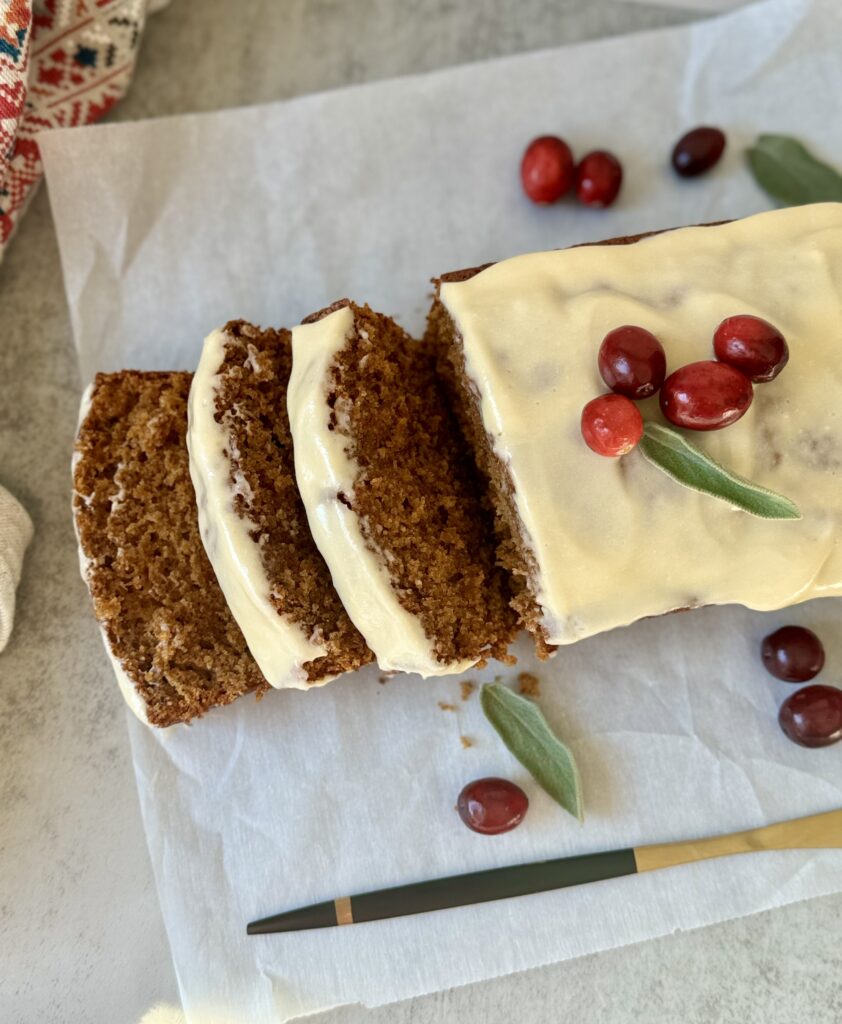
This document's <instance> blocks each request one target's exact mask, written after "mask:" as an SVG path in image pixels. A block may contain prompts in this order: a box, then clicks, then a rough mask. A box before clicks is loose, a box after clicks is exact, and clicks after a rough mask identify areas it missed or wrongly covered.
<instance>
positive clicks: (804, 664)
mask: <svg viewBox="0 0 842 1024" xmlns="http://www.w3.org/2000/svg"><path fill="white" fill-rule="evenodd" d="M760 657H761V658H762V659H763V664H764V665H765V666H766V668H767V670H768V671H769V672H771V673H772V675H773V676H774V677H775V678H776V679H783V681H784V682H785V683H806V682H807V680H808V679H812V678H813V677H814V676H817V675H818V674H819V672H821V670H822V668H823V667H824V647H823V646H822V642H821V640H819V638H818V637H817V636H816V634H815V633H814V632H813V631H812V629H805V627H804V626H782V627H781V628H780V629H776V630H775V632H774V633H770V634H769V635H768V636H767V637H764V638H763V643H762V644H761V646H760Z"/></svg>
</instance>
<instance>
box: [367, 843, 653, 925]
mask: <svg viewBox="0 0 842 1024" xmlns="http://www.w3.org/2000/svg"><path fill="white" fill-rule="evenodd" d="M636 871H637V868H636V866H635V860H634V850H631V849H628V850H610V851H608V852H606V853H589V854H585V855H583V856H581V857H560V858H558V859H557V860H545V861H540V862H538V863H537V864H519V865H517V866H515V867H506V868H491V869H490V870H489V871H475V872H472V873H471V874H467V875H454V876H453V877H452V878H438V879H436V880H435V881H431V882H415V883H413V884H412V885H399V886H396V887H395V888H393V889H381V890H380V891H379V892H368V893H363V894H362V895H360V896H352V897H351V907H352V910H353V915H354V923H355V924H358V923H360V922H361V921H378V920H381V919H382V918H385V917H401V916H403V915H404V914H423V913H426V912H427V911H429V910H445V909H446V908H448V907H461V906H466V905H468V904H471V903H486V902H488V901H489V900H502V899H508V898H509V897H510V896H527V895H529V894H530V893H535V892H547V891H548V890H550V889H564V888H567V887H568V886H571V885H581V884H582V883H584V882H600V881H603V880H604V879H606V878H618V877H620V876H621V875H633V874H635V873H636Z"/></svg>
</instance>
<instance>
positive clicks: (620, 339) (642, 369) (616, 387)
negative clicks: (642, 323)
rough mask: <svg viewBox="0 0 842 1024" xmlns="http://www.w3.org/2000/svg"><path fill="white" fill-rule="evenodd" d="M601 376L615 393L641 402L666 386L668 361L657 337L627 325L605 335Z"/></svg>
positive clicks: (600, 355) (600, 368) (600, 357)
mask: <svg viewBox="0 0 842 1024" xmlns="http://www.w3.org/2000/svg"><path fill="white" fill-rule="evenodd" d="M599 372H600V374H601V376H602V379H603V380H604V381H605V383H606V384H607V385H608V387H609V388H611V390H612V391H616V393H617V394H618V395H625V396H626V398H633V399H634V400H635V401H639V400H640V399H641V398H649V397H650V396H651V395H654V394H655V392H656V391H657V390H658V388H659V387H660V386H661V385H662V384H663V383H664V377H666V375H667V357H666V355H665V354H664V348H663V346H662V345H661V343H660V341H658V339H657V338H656V337H655V335H654V334H650V332H649V331H647V330H645V329H644V328H643V327H634V326H633V325H632V324H627V325H626V326H625V327H615V328H614V330H613V331H609V332H608V334H606V335H605V339H604V340H603V342H602V344H601V345H600V347H599Z"/></svg>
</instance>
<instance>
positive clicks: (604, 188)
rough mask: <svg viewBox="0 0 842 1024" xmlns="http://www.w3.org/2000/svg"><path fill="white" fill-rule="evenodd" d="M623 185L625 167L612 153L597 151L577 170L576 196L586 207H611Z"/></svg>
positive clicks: (584, 158)
mask: <svg viewBox="0 0 842 1024" xmlns="http://www.w3.org/2000/svg"><path fill="white" fill-rule="evenodd" d="M622 183H623V165H622V164H621V163H620V161H619V160H618V159H617V157H615V156H614V155H613V154H612V153H607V152H605V150H602V149H597V150H594V152H593V153H588V154H587V156H583V157H582V159H581V161H580V163H579V166H578V167H577V168H576V195H577V196H578V197H579V201H580V202H582V203H584V204H585V205H586V206H610V205H611V204H612V203H613V202H614V200H615V199H616V198H617V193H618V192H619V191H620V185H622Z"/></svg>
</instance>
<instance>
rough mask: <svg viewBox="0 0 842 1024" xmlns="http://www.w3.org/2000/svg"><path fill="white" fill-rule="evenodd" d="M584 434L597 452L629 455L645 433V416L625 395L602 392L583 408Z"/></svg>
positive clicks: (587, 442) (591, 447)
mask: <svg viewBox="0 0 842 1024" xmlns="http://www.w3.org/2000/svg"><path fill="white" fill-rule="evenodd" d="M582 437H584V439H585V444H587V446H588V448H590V449H591V450H592V451H595V452H596V453H597V455H609V456H611V457H612V458H616V457H617V456H619V455H626V454H627V453H628V452H630V451H631V450H632V448H634V446H635V445H636V444H637V442H638V441H639V440H640V439H641V437H643V417H642V416H641V415H640V410H639V409H638V407H637V406H636V405H635V404H634V402H633V401H632V400H631V399H630V398H626V397H625V395H613V394H612V395H600V396H599V398H594V399H592V400H591V401H590V402H588V404H587V405H586V406H585V408H584V409H583V410H582Z"/></svg>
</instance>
